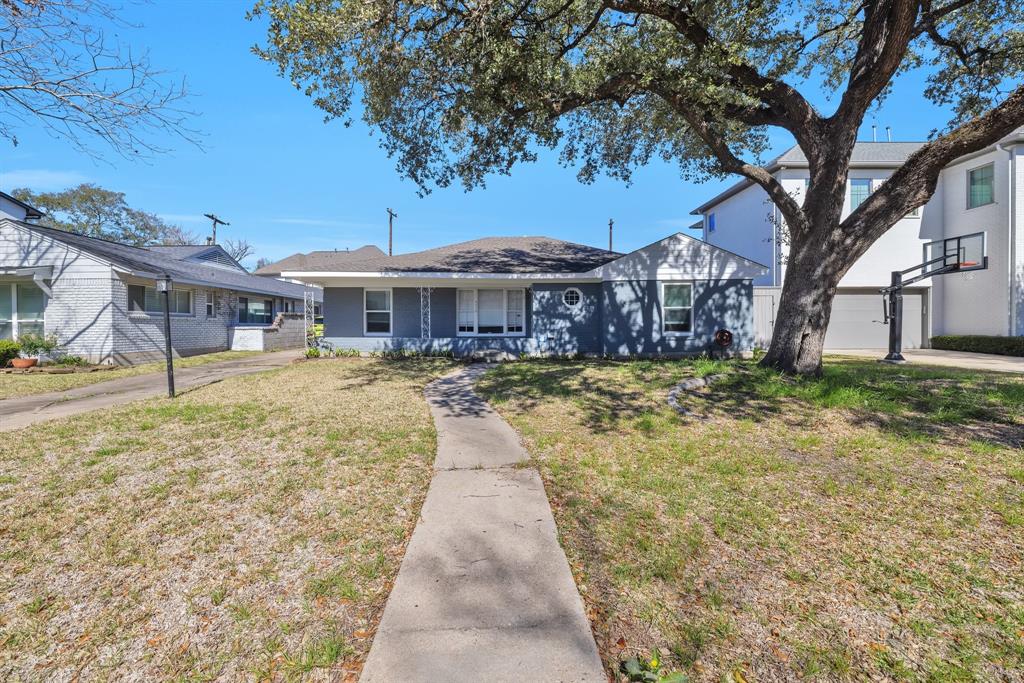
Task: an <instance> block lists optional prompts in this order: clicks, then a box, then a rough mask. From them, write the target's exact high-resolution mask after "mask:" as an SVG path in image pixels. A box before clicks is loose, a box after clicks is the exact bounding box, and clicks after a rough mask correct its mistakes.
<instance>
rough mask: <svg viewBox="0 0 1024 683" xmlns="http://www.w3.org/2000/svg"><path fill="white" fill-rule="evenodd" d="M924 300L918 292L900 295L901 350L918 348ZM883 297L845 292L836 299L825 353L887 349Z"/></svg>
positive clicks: (887, 329)
mask: <svg viewBox="0 0 1024 683" xmlns="http://www.w3.org/2000/svg"><path fill="white" fill-rule="evenodd" d="M923 302H924V298H923V295H922V292H921V291H920V290H917V291H907V292H904V293H903V348H904V349H919V348H921V341H922V336H923V335H922V332H923V329H924V317H923V316H924V305H923ZM881 320H882V295H881V294H879V293H877V292H844V291H842V290H840V293H839V294H837V295H836V298H835V302H834V303H833V304H832V318H831V320H830V321H829V324H828V333H827V334H826V335H825V348H826V349H884V348H888V346H889V326H888V325H883V324H882V323H881V322H880V321H881Z"/></svg>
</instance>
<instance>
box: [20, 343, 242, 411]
mask: <svg viewBox="0 0 1024 683" xmlns="http://www.w3.org/2000/svg"><path fill="white" fill-rule="evenodd" d="M258 353H259V352H258V351H221V352H218V353H205V354H202V355H200V356H189V357H188V358H177V359H175V361H174V367H175V368H190V367H194V366H197V365H206V364H207V363H216V362H218V361H225V360H237V359H239V358H246V357H248V356H254V355H257V354H258ZM165 367H166V366H165V365H164V362H163V361H160V362H159V363H142V364H139V365H131V366H125V367H119V368H116V369H114V370H101V371H99V372H76V373H73V374H67V375H51V374H47V373H43V372H32V373H26V374H18V373H0V400H3V399H5V398H16V397H18V396H30V395H32V394H45V393H48V392H51V391H67V390H68V389H75V388H77V387H84V386H88V385H90V384H96V383H98V382H106V381H108V380H112V379H119V378H121V377H133V376H135V375H144V374H146V373H148V372H162V371H163V370H164V368H165Z"/></svg>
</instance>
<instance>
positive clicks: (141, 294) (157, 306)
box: [128, 285, 192, 315]
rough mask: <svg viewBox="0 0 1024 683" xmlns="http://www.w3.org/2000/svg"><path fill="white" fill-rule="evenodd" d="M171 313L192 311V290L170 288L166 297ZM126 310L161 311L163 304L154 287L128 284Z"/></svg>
mask: <svg viewBox="0 0 1024 683" xmlns="http://www.w3.org/2000/svg"><path fill="white" fill-rule="evenodd" d="M167 306H168V310H170V312H171V313H177V314H181V315H188V314H190V313H191V312H192V292H191V291H190V290H187V289H172V290H171V291H170V293H169V294H168V298H167ZM128 310H129V311H134V312H138V313H163V312H164V304H163V302H162V301H161V300H160V293H159V292H157V291H156V289H155V288H154V287H143V286H142V285H128Z"/></svg>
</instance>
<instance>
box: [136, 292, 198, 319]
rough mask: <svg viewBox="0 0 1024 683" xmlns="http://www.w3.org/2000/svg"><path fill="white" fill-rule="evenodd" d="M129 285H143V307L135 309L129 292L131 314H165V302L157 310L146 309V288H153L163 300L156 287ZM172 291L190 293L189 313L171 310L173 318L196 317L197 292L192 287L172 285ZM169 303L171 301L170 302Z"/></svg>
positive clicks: (158, 298)
mask: <svg viewBox="0 0 1024 683" xmlns="http://www.w3.org/2000/svg"><path fill="white" fill-rule="evenodd" d="M129 286H130V287H142V308H141V309H138V308H135V309H133V308H132V307H131V305H132V304H131V294H129V295H128V315H130V316H131V315H137V316H150V317H152V316H155V315H163V314H164V309H163V304H160V308H159V309H158V310H156V311H147V310H146V290H147V289H149V290H152V291H153V292H155V293H156V298H157V300H158V301H159V300H161V294H160V292H157V291H156V287H150V286H149V285H135V284H129ZM171 292H184V293H185V294H186V295H188V312H187V313H181V312H179V311H171V317H172V318H173V317H174V316H177V317H179V318H190V317H194V316H195V315H196V296H195V292H194V291H192V290H191V289H185V288H178V287H171ZM168 303H170V302H168Z"/></svg>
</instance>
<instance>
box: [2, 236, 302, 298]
mask: <svg viewBox="0 0 1024 683" xmlns="http://www.w3.org/2000/svg"><path fill="white" fill-rule="evenodd" d="M6 220H10V219H6ZM11 222H12V223H14V224H16V225H19V226H21V227H22V228H26V229H28V230H32V231H33V232H37V233H39V234H41V235H44V236H46V237H49V238H51V239H54V240H56V241H58V242H63V243H64V244H67V245H70V246H72V247H74V248H76V249H79V250H81V251H83V252H85V253H87V254H92V255H94V256H97V257H99V258H101V259H103V260H105V261H110V262H111V263H113V264H115V265H117V266H120V267H122V268H125V269H126V270H128V271H130V272H131V273H132V274H134V275H139V276H141V277H154V276H159V275H163V274H167V275H170V276H171V279H173V280H176V281H179V282H182V283H185V284H191V285H199V286H205V287H216V288H222V289H231V290H235V291H240V292H250V293H253V294H266V295H269V296H282V297H288V298H292V299H301V298H303V293H304V291H305V289H306V288H305V287H304V286H303V285H298V284H295V283H292V282H282V281H281V280H274V279H272V278H265V277H257V276H255V275H251V274H249V273H246V272H243V271H239V270H234V269H232V268H221V267H217V266H210V265H207V264H205V263H202V262H199V261H183V260H182V259H180V258H175V257H173V256H169V255H167V254H164V253H160V250H152V249H149V248H146V247H133V246H129V245H127V244H120V243H118V242H111V241H109V240H104V239H99V238H97V237H88V236H86V235H79V234H77V233H73V232H66V231H64V230H57V229H56V228H48V227H44V226H42V225H35V224H33V223H25V222H23V221H13V220H12V221H11ZM313 291H314V292H315V296H316V298H317V299H318V300H320V299H322V293H321V291H320V290H319V289H317V288H313Z"/></svg>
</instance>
